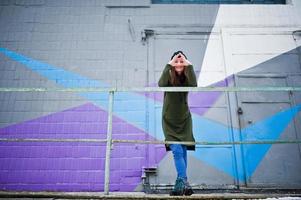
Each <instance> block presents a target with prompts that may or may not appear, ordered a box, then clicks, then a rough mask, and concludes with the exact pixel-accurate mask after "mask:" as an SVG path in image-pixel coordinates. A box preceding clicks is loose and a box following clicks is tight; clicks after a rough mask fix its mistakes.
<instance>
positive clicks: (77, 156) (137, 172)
mask: <svg viewBox="0 0 301 200" xmlns="http://www.w3.org/2000/svg"><path fill="white" fill-rule="evenodd" d="M107 115H108V114H107V112H106V111H104V110H102V109H100V108H99V107H97V106H95V105H94V104H92V103H87V104H84V105H81V106H78V107H75V108H72V109H67V110H64V111H62V112H59V113H54V114H50V115H47V116H43V117H40V118H38V119H33V120H29V121H25V122H22V123H19V124H15V125H10V126H7V127H5V128H1V129H0V136H1V137H2V138H95V139H105V138H106V130H107ZM113 139H136V140H155V138H153V137H151V136H150V135H148V134H147V133H146V132H144V131H142V130H140V129H138V128H137V127H135V126H133V125H131V124H129V123H127V122H126V121H124V120H122V119H120V118H118V117H116V116H113ZM0 148H1V150H0V189H2V190H30V191H41V190H48V191H103V185H104V166H105V150H106V144H105V143H74V142H72V143H63V142H56V143H50V142H40V143H34V142H20V143H16V142H13V143H12V142H1V146H0ZM151 152H152V154H151ZM165 154H166V151H165V148H164V146H163V145H152V144H150V145H148V148H145V144H139V145H138V144H137V145H135V144H124V143H118V144H117V143H116V144H114V149H113V150H112V155H111V179H110V190H111V191H133V190H134V189H135V187H136V186H137V185H138V184H139V183H140V182H141V175H142V167H148V166H156V165H157V164H158V163H159V162H160V160H161V159H162V158H163V157H164V156H165ZM20 183H22V184H20Z"/></svg>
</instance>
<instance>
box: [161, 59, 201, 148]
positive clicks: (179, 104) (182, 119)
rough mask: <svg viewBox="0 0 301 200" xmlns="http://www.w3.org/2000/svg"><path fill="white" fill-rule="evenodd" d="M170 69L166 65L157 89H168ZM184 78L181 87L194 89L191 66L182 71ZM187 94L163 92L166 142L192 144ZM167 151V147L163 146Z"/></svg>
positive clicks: (194, 77) (163, 121)
mask: <svg viewBox="0 0 301 200" xmlns="http://www.w3.org/2000/svg"><path fill="white" fill-rule="evenodd" d="M171 68H172V66H171V65H170V64H167V65H166V66H165V68H164V70H163V72H162V75H161V77H160V80H159V82H158V85H159V87H170V86H173V85H172V84H171ZM184 75H185V76H186V78H185V81H184V83H183V84H182V85H181V87H184V86H187V87H196V86H197V81H196V76H195V73H194V70H193V66H192V65H188V66H186V67H185V69H184ZM187 96H188V92H164V103H163V109H162V128H163V132H164V136H165V140H166V141H185V142H194V141H195V139H194V137H193V132H192V120H191V114H190V110H189V107H188V103H187V102H188V100H187ZM165 147H166V150H167V151H169V150H170V148H169V145H168V144H166V145H165ZM187 150H195V145H187Z"/></svg>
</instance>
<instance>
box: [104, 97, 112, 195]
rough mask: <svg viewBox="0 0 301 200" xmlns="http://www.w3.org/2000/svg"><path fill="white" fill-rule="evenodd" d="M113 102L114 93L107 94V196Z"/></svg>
mask: <svg viewBox="0 0 301 200" xmlns="http://www.w3.org/2000/svg"><path fill="white" fill-rule="evenodd" d="M113 102H114V91H110V93H109V108H108V128H107V147H106V160H105V184H104V193H105V195H108V194H109V190H110V188H109V184H110V160H111V159H110V158H111V147H112V121H113Z"/></svg>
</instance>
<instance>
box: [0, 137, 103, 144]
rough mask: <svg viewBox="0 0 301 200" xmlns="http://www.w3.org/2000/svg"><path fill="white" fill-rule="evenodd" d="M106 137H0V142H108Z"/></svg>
mask: <svg viewBox="0 0 301 200" xmlns="http://www.w3.org/2000/svg"><path fill="white" fill-rule="evenodd" d="M106 141H107V140H106V139H76V138H74V139H73V138H70V139H69V138H0V142H97V143H101V142H106Z"/></svg>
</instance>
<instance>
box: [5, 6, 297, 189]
mask: <svg viewBox="0 0 301 200" xmlns="http://www.w3.org/2000/svg"><path fill="white" fill-rule="evenodd" d="M58 2H59V1H41V2H21V1H7V3H5V2H1V3H0V24H1V25H3V27H4V28H3V29H2V30H1V29H0V34H2V35H1V36H2V37H0V70H1V72H3V73H2V74H1V75H0V79H2V80H0V81H1V82H0V86H1V87H2V88H9V87H29V88H34V87H50V88H54V89H56V88H88V87H105V88H106V87H111V86H112V87H115V86H125V87H126V86H132V85H133V86H137V84H138V85H139V86H141V87H142V86H154V87H157V82H156V81H157V79H158V75H160V74H161V70H162V69H163V67H164V66H161V65H162V63H165V61H166V60H168V59H169V57H170V56H169V54H170V53H168V54H167V53H166V54H167V55H165V53H164V54H163V53H162V52H165V51H166V49H168V51H172V50H173V49H175V48H178V46H180V48H183V49H185V50H187V51H185V52H188V53H187V55H188V58H189V59H190V58H191V60H193V61H194V62H193V64H194V69H195V71H196V74H197V78H198V86H213V87H228V86H231V87H232V86H238V87H240V86H242V87H244V86H257V85H263V86H280V87H281V86H298V85H300V84H301V82H300V80H301V79H300V77H301V75H300V74H301V65H300V59H299V57H300V55H301V54H300V42H298V40H297V39H296V40H294V39H292V38H291V36H287V35H285V34H284V35H281V34H278V35H277V34H274V35H273V34H270V35H269V34H267V33H265V32H264V31H266V30H264V31H262V30H257V29H256V28H254V29H256V30H255V33H252V34H249V32H248V31H249V30H242V31H241V30H240V31H241V32H239V31H237V30H236V29H235V30H234V31H233V30H231V31H232V32H231V31H229V30H228V29H227V28H225V29H223V30H222V31H220V30H219V28H220V27H223V26H227V24H228V25H229V26H232V25H233V24H232V23H234V22H235V20H238V19H236V18H234V17H233V16H234V14H235V13H236V12H239V13H240V12H247V11H246V10H243V11H238V10H235V9H234V7H227V6H222V5H218V4H217V5H198V6H199V7H195V6H196V5H185V6H186V7H185V9H187V11H189V12H182V9H183V7H181V5H164V4H157V5H151V6H150V5H149V1H147V2H146V1H141V2H140V3H139V5H138V4H137V5H134V6H133V5H132V3H131V2H130V1H124V2H123V3H120V4H121V5H119V3H114V1H111V2H106V3H104V1H93V2H92V1H91V2H90V3H87V4H85V5H82V4H81V3H79V2H74V3H70V2H69V3H68V2H67V1H66V2H65V1H64V3H63V4H64V5H65V6H64V7H62V6H61V4H60V3H58ZM90 4H91V5H90ZM92 4H93V5H92ZM85 6H86V7H85ZM169 6H172V8H174V9H175V10H177V11H179V12H177V16H176V17H175V13H173V12H166V11H167V10H168V9H170V7H169ZM277 6H280V5H277ZM281 6H284V5H281ZM239 8H240V9H245V8H244V7H239ZM252 8H254V9H256V6H253V7H252ZM260 8H261V7H260ZM268 8H269V7H264V9H268ZM148 9H150V10H151V11H149V10H148ZM227 9H233V10H232V11H233V12H226V11H228V10H227ZM273 9H278V8H273ZM258 10H259V11H258V12H259V13H261V10H260V9H258ZM9 11H10V12H9ZM142 11H143V12H142ZM234 11H235V12H234ZM255 11H257V10H255ZM255 11H254V12H255ZM272 11H273V10H271V11H270V12H272ZM44 12H46V13H49V15H44ZM66 13H67V14H66ZM225 13H227V14H225ZM233 13H234V14H233ZM267 13H269V10H268V12H267ZM277 13H279V11H278V12H276V14H277ZM232 14H233V16H232ZM225 15H226V16H227V17H228V18H225ZM246 15H247V14H246ZM251 15H252V16H253V14H251ZM261 15H264V14H262V13H261ZM261 15H259V16H261ZM162 16H164V17H162ZM196 16H197V17H196ZM269 16H274V15H272V14H271V15H269ZM275 16H278V15H275ZM229 19H230V20H229ZM18 20H21V21H22V20H24V21H22V22H20V24H22V26H21V25H20V26H17V25H16V26H15V24H17V22H18ZM60 20H62V22H61V21H60ZM176 20H179V21H176ZM231 20H232V21H231ZM254 21H255V20H254ZM254 21H252V20H251V21H250V22H249V21H248V23H253V22H254ZM262 21H264V20H262ZM262 21H260V20H258V22H257V23H258V24H259V23H263V22H262ZM283 21H284V20H283ZM288 21H289V20H288ZM178 23H180V24H181V25H175V24H178ZM223 23H225V24H226V25H225V24H223ZM237 23H240V25H241V24H243V22H237ZM283 23H288V22H283ZM66 24H67V25H66ZM99 24H102V25H101V26H100V25H99ZM133 24H134V25H133ZM146 24H147V26H146ZM153 24H156V25H153ZM208 24H210V26H207V25H208ZM65 25H66V26H65ZM200 25H202V26H200ZM205 25H206V26H205ZM253 25H254V24H253ZM148 26H149V27H148ZM203 26H204V27H203ZM233 26H234V27H235V25H233ZM262 26H263V25H262ZM152 28H153V29H155V30H158V33H156V32H155V33H154V35H148V36H146V38H143V37H144V36H143V32H141V35H142V36H141V37H142V39H141V40H142V41H139V39H140V38H139V37H140V35H139V34H140V32H139V31H140V30H149V29H152ZM187 28H188V29H189V30H191V32H189V31H188V32H187V30H186V29H187ZM200 29H201V30H202V31H199V30H200ZM275 29H276V28H275ZM71 30H72V31H71ZM138 30H139V31H138ZM171 30H172V31H171ZM174 30H175V33H174V32H173V31H174ZM217 30H218V31H217ZM269 30H270V29H269ZM273 30H274V29H273ZM289 30H290V29H289ZM294 30H295V29H294ZM160 31H161V32H160ZM169 31H171V32H173V33H170V32H169ZM256 31H257V32H256ZM260 31H261V32H260ZM286 31H288V30H286ZM23 32H26V33H28V34H23ZM71 32H72V33H71ZM262 32H264V34H263V33H262ZM280 32H281V31H280ZM11 33H13V34H11ZM121 33H122V34H121ZM183 33H184V34H183ZM268 33H269V32H268ZM277 33H278V32H277ZM138 35H139V36H138ZM242 35H243V36H242ZM275 35H277V36H275ZM147 37H148V38H147ZM263 37H264V38H265V39H264V40H265V42H266V44H269V45H266V44H265V43H264V42H258V41H260V39H258V38H263ZM138 38H139V39H138ZM246 38H247V39H246ZM100 40H101V41H100ZM143 40H145V41H143ZM254 41H255V42H254ZM275 41H278V43H277V42H275ZM141 42H144V44H141ZM257 42H258V43H257ZM255 43H256V44H255ZM275 43H276V44H275ZM48 48H50V49H51V50H49V49H48ZM158 63H159V64H158ZM146 65H147V67H145V66H146ZM284 66H285V67H284ZM102 69H103V70H102ZM146 72H147V73H146ZM145 74H147V75H145ZM10 80H11V81H10ZM116 80H117V81H116ZM115 81H116V82H115ZM118 81H120V82H118ZM108 97H109V96H108V93H106V92H84V91H83V92H53V91H52V92H28V93H25V92H0V103H1V110H0V111H1V112H0V114H1V116H0V119H1V127H0V138H42V139H47V138H51V139H61V138H63V139H106V133H107V122H108V121H107V118H108V112H107V110H108ZM162 105H163V93H162V92H145V93H144V92H115V94H114V106H113V136H112V137H113V139H126V140H154V141H156V140H164V134H163V131H162V128H161V112H162ZM189 105H190V110H191V114H192V119H193V132H194V137H195V139H196V141H206V142H236V141H237V142H241V141H265V140H282V139H283V140H286V139H287V140H296V139H297V138H298V137H300V130H299V129H298V127H299V126H300V125H301V122H300V110H301V96H300V93H298V92H291V93H288V92H280V93H263V92H253V93H248V92H242V93H239V92H237V93H233V92H232V93H231V92H229V93H226V92H217V91H214V92H190V93H189ZM237 108H240V109H241V113H243V114H241V113H240V114H239V113H238V112H237ZM281 145H282V146H281ZM298 148H300V146H298V144H286V145H284V144H244V145H198V146H197V148H196V151H193V152H189V154H188V157H189V163H192V164H191V165H190V166H189V172H188V176H189V178H191V183H192V185H194V186H195V185H197V186H199V185H206V184H208V187H210V184H211V185H213V187H215V188H219V187H224V185H228V186H233V187H237V186H238V185H244V186H248V185H251V186H255V187H260V186H262V185H264V186H270V185H273V184H275V183H276V186H278V187H283V185H280V183H279V182H277V180H278V181H279V180H281V178H283V177H287V179H286V181H284V182H283V184H284V185H289V184H290V183H291V185H292V187H300V185H301V177H300V174H298V172H299V171H300V170H301V169H300V166H301V165H300V164H301V160H300V154H298ZM287 151H290V152H291V158H290V157H289V156H287V154H286V153H287ZM105 152H106V144H105V143H100V142H99V143H96V142H0V190H17V191H21V190H29V191H103V188H104V168H105ZM284 157H285V158H286V160H284V161H280V160H281V159H282V158H284ZM172 162H173V160H172V158H171V155H170V152H166V151H165V148H164V145H162V144H132V143H114V145H113V149H112V154H111V166H110V167H111V169H110V191H134V190H136V191H141V190H142V189H141V187H142V184H143V182H142V178H141V176H142V175H143V173H144V172H143V169H144V168H156V170H157V171H156V173H157V177H155V178H154V179H151V181H153V182H152V184H154V185H156V184H161V183H162V185H164V184H166V185H172V184H173V183H174V170H175V169H173V168H170V163H172ZM279 162H280V164H279ZM275 163H276V164H277V165H275ZM267 168H269V169H271V170H270V171H267ZM279 171H280V172H281V173H278V172H279ZM276 172H277V173H276ZM262 174H266V175H265V176H262ZM275 174H277V175H275ZM277 184H278V185H277Z"/></svg>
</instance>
